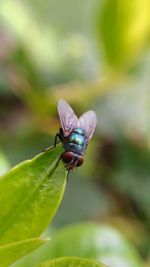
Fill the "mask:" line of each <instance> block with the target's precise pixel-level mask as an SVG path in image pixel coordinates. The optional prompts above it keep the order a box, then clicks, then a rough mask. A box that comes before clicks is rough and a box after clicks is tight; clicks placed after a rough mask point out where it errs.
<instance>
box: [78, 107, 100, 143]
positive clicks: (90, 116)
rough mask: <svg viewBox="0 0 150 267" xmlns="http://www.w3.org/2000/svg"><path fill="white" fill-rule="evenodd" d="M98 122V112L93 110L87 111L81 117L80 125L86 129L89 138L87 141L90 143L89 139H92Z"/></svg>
mask: <svg viewBox="0 0 150 267" xmlns="http://www.w3.org/2000/svg"><path fill="white" fill-rule="evenodd" d="M96 123H97V118H96V114H95V112H94V111H92V110H90V111H87V112H85V113H84V114H83V115H82V116H81V117H80V118H79V121H78V126H79V127H81V128H82V129H83V130H84V132H85V135H86V138H87V143H89V141H90V139H91V137H92V135H93V133H94V130H95V127H96Z"/></svg>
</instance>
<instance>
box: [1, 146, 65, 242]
mask: <svg viewBox="0 0 150 267" xmlns="http://www.w3.org/2000/svg"><path fill="white" fill-rule="evenodd" d="M61 153H62V147H60V146H57V147H56V148H51V149H50V150H48V151H46V152H43V153H41V154H39V155H38V156H36V157H35V158H33V159H31V160H26V161H24V162H22V163H21V164H19V165H17V166H16V167H14V168H13V169H11V170H10V171H9V172H8V173H6V174H5V175H3V176H2V177H1V179H0V211H1V212H0V244H8V243H11V242H16V241H21V240H25V239H28V238H34V237H37V236H39V235H40V234H41V233H42V232H43V231H44V229H45V228H46V227H47V226H48V224H49V222H50V221H51V220H52V218H53V216H54V215H55V213H56V211H57V208H58V206H59V204H60V202H61V199H62V197H63V193H64V190H65V185H66V171H65V168H64V165H63V162H62V161H61V160H60V161H59V157H60V155H61ZM58 161H59V162H58Z"/></svg>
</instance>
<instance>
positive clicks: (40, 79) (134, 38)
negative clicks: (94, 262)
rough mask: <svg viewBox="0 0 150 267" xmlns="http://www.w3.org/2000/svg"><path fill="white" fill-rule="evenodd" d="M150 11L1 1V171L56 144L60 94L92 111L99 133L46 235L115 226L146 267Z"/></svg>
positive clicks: (104, 0)
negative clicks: (79, 225)
mask: <svg viewBox="0 0 150 267" xmlns="http://www.w3.org/2000/svg"><path fill="white" fill-rule="evenodd" d="M149 5H150V4H149V1H148V0H144V1H143V2H142V4H141V1H139V0H134V1H124V2H123V1H120V0H94V1H93V0H82V1H79V0H77V1H71V0H64V1H62V2H61V1H57V0H51V1H47V0H46V1H40V0H38V1H35V0H30V1H29V0H26V1H25V0H24V1H19V0H14V1H11V0H1V2H0V173H1V174H2V173H3V172H5V171H6V170H7V169H8V168H9V167H10V166H13V165H15V164H17V163H19V162H21V161H22V160H25V159H27V158H31V157H32V156H34V155H35V154H37V153H39V152H41V151H42V150H43V149H44V148H46V147H49V146H50V145H52V144H53V140H54V136H55V134H56V132H57V131H58V128H59V127H60V122H59V121H58V117H57V101H58V99H59V98H64V99H65V100H67V101H68V102H69V103H70V104H71V105H72V106H73V108H74V109H75V111H76V113H77V115H80V114H81V113H83V112H84V111H86V110H87V109H94V110H95V111H96V113H97V117H98V125H97V129H96V134H95V136H94V138H93V140H92V141H91V143H90V144H89V147H88V149H87V152H86V155H85V163H84V165H83V167H81V168H80V169H79V170H76V171H75V172H73V173H71V174H70V177H69V181H68V185H67V190H66V193H65V197H64V199H63V201H62V205H61V207H60V209H59V210H58V213H57V215H56V217H55V219H54V221H53V229H57V228H58V227H61V226H67V225H68V224H70V223H74V222H79V221H88V222H89V221H94V222H103V224H109V225H113V226H114V227H115V228H116V229H117V230H118V231H120V232H121V233H122V235H124V236H126V238H127V239H128V240H129V241H130V242H131V243H132V245H133V246H134V249H135V250H136V253H137V254H138V255H139V258H141V261H142V262H143V266H149V262H150V253H149V251H150V249H149V248H150V234H149V232H150V209H149V207H150V195H149V188H150V164H149V161H150V115H149V114H150V93H149V90H150V89H149V84H150V78H149V77H150V76H149V70H150V49H149V32H150V21H149V20H150V19H149V18H150V11H149ZM66 229H67V228H66ZM66 231H67V230H66ZM53 238H55V237H53ZM110 241H111V238H110ZM38 253H39V254H38V257H40V256H41V255H42V253H43V252H42V250H41V251H40V250H39V251H38ZM40 253H41V254H40ZM41 257H42V256H41ZM103 262H104V263H105V262H107V258H106V261H105V260H104V261H103ZM118 264H119V263H118ZM109 265H110V267H111V265H112V267H114V266H113V259H112V261H111V260H110V263H109ZM20 266H21V265H20ZM27 266H29V262H28V265H27ZM118 266H119V267H123V266H122V264H121V263H120V265H118ZM118 266H117V267H118ZM128 266H129V267H132V265H131V263H128ZM21 267H22V266H21Z"/></svg>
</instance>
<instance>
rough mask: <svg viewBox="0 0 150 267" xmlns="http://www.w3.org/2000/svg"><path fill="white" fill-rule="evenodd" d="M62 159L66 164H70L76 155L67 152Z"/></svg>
mask: <svg viewBox="0 0 150 267" xmlns="http://www.w3.org/2000/svg"><path fill="white" fill-rule="evenodd" d="M61 158H62V161H63V162H64V163H69V162H71V160H72V159H73V158H74V153H73V152H71V151H66V152H64V153H63V154H62V156H61Z"/></svg>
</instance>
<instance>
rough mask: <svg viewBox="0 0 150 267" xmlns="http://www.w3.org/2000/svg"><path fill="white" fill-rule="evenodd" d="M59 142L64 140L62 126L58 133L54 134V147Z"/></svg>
mask: <svg viewBox="0 0 150 267" xmlns="http://www.w3.org/2000/svg"><path fill="white" fill-rule="evenodd" d="M60 142H62V143H63V142H64V135H63V130H62V128H60V129H59V133H57V134H56V135H55V139H54V147H55V146H56V145H57V144H59V143H60Z"/></svg>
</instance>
